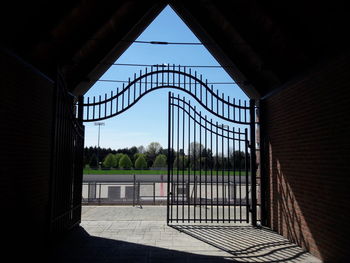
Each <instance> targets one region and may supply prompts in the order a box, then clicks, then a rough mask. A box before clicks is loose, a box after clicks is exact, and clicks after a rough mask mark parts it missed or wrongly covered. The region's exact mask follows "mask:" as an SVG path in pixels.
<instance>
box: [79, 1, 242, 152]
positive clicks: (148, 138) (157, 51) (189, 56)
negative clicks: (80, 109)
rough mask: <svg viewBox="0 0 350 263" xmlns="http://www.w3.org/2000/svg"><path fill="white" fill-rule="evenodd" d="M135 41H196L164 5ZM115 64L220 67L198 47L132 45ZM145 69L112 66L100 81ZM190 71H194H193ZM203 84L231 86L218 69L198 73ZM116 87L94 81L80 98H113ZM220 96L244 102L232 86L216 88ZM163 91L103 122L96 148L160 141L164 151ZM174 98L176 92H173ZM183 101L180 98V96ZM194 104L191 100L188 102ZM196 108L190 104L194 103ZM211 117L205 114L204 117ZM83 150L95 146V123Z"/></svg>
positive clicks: (87, 132)
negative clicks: (206, 82)
mask: <svg viewBox="0 0 350 263" xmlns="http://www.w3.org/2000/svg"><path fill="white" fill-rule="evenodd" d="M137 40H142V41H167V42H200V41H199V40H198V38H196V36H195V35H194V34H193V33H192V32H191V30H190V29H189V28H188V27H187V26H186V24H185V23H184V22H183V21H182V20H181V18H179V17H178V16H177V15H176V13H175V12H174V11H173V10H172V9H171V8H170V7H169V6H168V7H166V8H165V9H164V10H163V11H162V12H161V13H160V14H159V16H158V17H156V19H155V20H154V21H153V22H152V23H151V24H150V25H149V27H148V28H146V30H145V31H144V32H143V33H142V34H141V35H140V36H139V38H138V39H137ZM116 63H133V64H163V63H166V64H176V65H179V64H180V65H214V66H219V63H218V62H217V61H216V60H215V59H214V57H213V56H212V55H211V54H210V53H209V52H208V51H207V49H206V48H205V47H204V46H202V45H192V46H191V45H151V44H141V43H133V44H132V45H131V46H130V47H129V49H128V50H126V51H125V53H124V54H123V55H122V56H121V57H119V58H118V60H117V61H116ZM140 69H142V70H143V69H144V67H130V66H111V67H110V68H109V70H107V71H106V72H105V74H104V75H103V76H102V77H101V79H106V80H127V79H128V78H129V77H130V78H132V77H133V76H134V73H135V72H136V73H138V72H139V71H140ZM192 70H194V69H192ZM195 70H197V72H198V73H199V74H202V75H203V77H204V79H205V78H206V79H208V82H233V80H232V79H231V78H230V76H229V75H228V74H227V73H226V72H225V71H224V70H223V69H222V68H206V69H205V68H197V69H195ZM121 87H122V84H121V83H111V82H96V84H95V85H94V86H92V87H91V89H90V90H89V91H88V92H87V93H86V94H85V99H87V97H91V96H98V95H103V96H104V94H105V93H107V94H110V92H111V91H112V90H113V91H114V93H115V91H116V89H117V88H119V89H120V88H121ZM214 88H216V89H218V90H219V92H220V93H221V92H224V93H225V94H226V95H229V96H230V97H231V98H233V97H234V98H236V99H242V100H247V99H248V97H247V96H246V95H245V94H244V92H243V91H242V90H241V89H240V88H239V87H238V86H237V85H234V84H230V85H215V86H214ZM168 91H169V89H163V90H158V91H154V92H151V93H149V94H148V95H146V96H145V97H143V98H142V99H141V100H140V101H139V102H138V103H137V104H136V105H134V106H133V107H132V108H131V109H129V110H128V111H126V112H124V113H122V114H120V115H118V116H116V117H113V118H111V119H108V120H104V121H103V122H104V123H105V126H102V127H101V138H100V147H104V148H112V149H118V148H125V147H132V146H137V147H138V146H140V145H143V146H145V147H146V146H147V145H148V144H149V143H150V142H154V141H156V142H159V143H160V144H161V145H162V146H163V147H164V148H166V147H167V123H168V122H167V117H168V115H167V114H168V105H167V104H168ZM174 92H175V94H177V93H178V91H174ZM180 95H181V96H183V95H184V94H180ZM191 101H193V102H194V99H191ZM194 104H195V103H194ZM208 116H210V115H208ZM84 125H85V146H97V140H98V139H97V136H98V127H97V126H95V125H94V123H85V124H84Z"/></svg>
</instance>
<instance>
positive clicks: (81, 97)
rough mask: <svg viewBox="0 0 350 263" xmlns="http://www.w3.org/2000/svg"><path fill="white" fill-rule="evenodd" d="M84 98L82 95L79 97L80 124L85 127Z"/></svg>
mask: <svg viewBox="0 0 350 263" xmlns="http://www.w3.org/2000/svg"><path fill="white" fill-rule="evenodd" d="M83 104H84V96H82V95H80V96H79V97H78V122H79V124H80V125H83V113H84V106H83Z"/></svg>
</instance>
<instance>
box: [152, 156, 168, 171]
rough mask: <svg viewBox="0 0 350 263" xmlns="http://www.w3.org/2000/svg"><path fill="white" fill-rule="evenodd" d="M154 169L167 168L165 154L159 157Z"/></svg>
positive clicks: (155, 161)
mask: <svg viewBox="0 0 350 263" xmlns="http://www.w3.org/2000/svg"><path fill="white" fill-rule="evenodd" d="M153 167H154V168H165V167H167V163H166V156H165V155H164V154H159V155H157V157H156V159H155V160H154V163H153Z"/></svg>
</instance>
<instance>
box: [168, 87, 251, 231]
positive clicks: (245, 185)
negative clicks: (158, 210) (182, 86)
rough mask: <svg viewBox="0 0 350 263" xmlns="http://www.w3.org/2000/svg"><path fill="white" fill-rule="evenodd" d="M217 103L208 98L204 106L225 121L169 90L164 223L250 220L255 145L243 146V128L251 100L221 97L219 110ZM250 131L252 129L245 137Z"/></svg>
mask: <svg viewBox="0 0 350 263" xmlns="http://www.w3.org/2000/svg"><path fill="white" fill-rule="evenodd" d="M219 103H220V102H219V100H217V101H216V102H215V101H214V102H213V101H212V105H211V106H212V107H205V109H206V111H209V112H210V113H213V114H214V115H215V116H216V117H217V116H220V114H223V115H225V116H230V114H231V121H229V122H226V124H223V123H220V122H218V121H213V119H209V118H208V117H207V115H203V114H202V112H201V111H198V110H197V109H196V107H195V106H192V105H191V102H190V101H187V100H186V99H185V98H180V96H179V95H178V96H174V94H173V93H170V92H169V111H168V197H167V198H168V199H167V200H168V202H167V223H168V224H171V223H184V222H188V223H190V222H191V223H196V222H197V223H219V222H247V223H248V222H250V221H251V222H252V224H253V225H255V224H256V194H255V193H256V187H255V185H256V183H255V172H254V171H255V168H254V163H255V157H254V155H255V150H254V147H253V146H254V145H255V144H251V145H250V144H249V141H248V138H249V137H248V136H249V134H248V128H247V125H250V127H251V128H254V117H252V118H250V117H249V116H254V114H252V115H250V114H249V113H254V103H253V102H251V103H250V105H248V106H247V105H246V103H245V104H244V105H240V104H241V103H239V105H235V104H232V103H230V102H229V101H228V102H227V101H226V102H225V103H226V105H227V106H226V107H224V106H222V109H221V110H220V112H219ZM222 105H224V103H222ZM214 109H216V110H214ZM232 115H233V117H232ZM227 123H228V124H227ZM234 123H240V124H241V125H240V127H234V126H232V124H234ZM242 124H243V125H242ZM251 124H252V125H251ZM253 134H254V129H253V130H252V131H251V132H250V136H251V139H254V135H253ZM249 146H252V147H250V148H252V149H250V148H249Z"/></svg>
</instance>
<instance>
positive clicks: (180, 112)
mask: <svg viewBox="0 0 350 263" xmlns="http://www.w3.org/2000/svg"><path fill="white" fill-rule="evenodd" d="M162 88H172V89H177V90H180V91H182V92H184V93H186V94H188V95H190V96H192V98H194V99H195V100H196V102H197V103H198V104H199V105H200V106H201V107H203V108H204V109H205V110H206V111H207V112H208V113H210V114H212V115H213V116H214V117H215V118H219V119H220V120H221V121H223V122H226V123H229V125H228V126H223V124H219V123H217V122H216V121H213V120H212V119H208V118H207V117H206V116H205V115H202V113H201V112H200V111H197V110H196V107H194V106H192V105H191V104H190V102H189V101H185V99H180V97H175V96H174V95H173V94H170V93H169V123H168V128H169V129H168V133H169V134H168V142H169V143H168V144H169V145H168V151H169V152H168V180H169V181H168V202H167V203H168V205H167V209H168V217H167V222H168V223H174V222H185V221H186V222H227V221H228V222H252V224H253V225H255V224H256V219H257V216H256V215H257V212H256V210H257V198H256V174H255V173H256V171H255V101H254V100H250V103H249V105H248V104H247V102H245V101H243V102H242V101H241V100H237V101H236V100H235V99H234V98H233V99H230V97H229V96H227V97H225V95H224V94H221V95H220V94H219V91H218V90H214V88H213V86H212V85H209V84H208V81H207V80H204V79H203V78H202V75H200V74H197V72H196V71H195V72H193V73H192V71H191V68H186V67H183V66H180V65H179V66H175V65H172V66H171V65H167V66H163V65H155V66H151V67H150V68H146V69H145V71H143V72H142V71H141V70H140V72H139V74H138V75H137V74H136V73H135V74H134V77H133V79H130V78H129V80H128V82H127V84H126V85H124V84H123V87H122V89H121V90H119V89H118V88H117V89H116V93H113V91H112V92H111V94H110V95H107V94H105V95H104V97H102V96H99V97H98V98H96V97H92V98H87V100H85V101H84V102H83V103H81V104H80V105H82V107H83V108H84V114H83V116H82V119H83V121H84V122H93V121H97V120H103V119H108V118H111V117H113V116H117V115H119V114H121V113H123V112H125V111H126V110H128V109H129V108H131V107H132V106H133V105H135V104H136V103H137V102H138V101H139V100H140V99H141V98H142V97H143V96H145V95H146V94H148V93H150V92H152V91H155V90H158V89H162ZM232 124H235V125H236V126H239V125H240V126H239V127H231V125H232ZM248 128H249V129H248ZM209 138H210V140H209ZM248 138H249V142H248ZM197 140H199V142H197ZM191 143H192V145H194V146H192V148H193V149H192V151H193V154H192V155H191V150H190V148H191ZM196 145H198V147H199V149H196ZM185 151H187V154H186V152H185ZM188 151H190V152H188ZM213 154H215V157H214V155H213ZM196 155H197V156H196ZM181 165H182V166H181ZM185 166H186V167H185Z"/></svg>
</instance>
